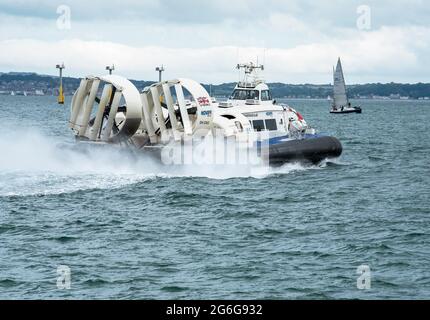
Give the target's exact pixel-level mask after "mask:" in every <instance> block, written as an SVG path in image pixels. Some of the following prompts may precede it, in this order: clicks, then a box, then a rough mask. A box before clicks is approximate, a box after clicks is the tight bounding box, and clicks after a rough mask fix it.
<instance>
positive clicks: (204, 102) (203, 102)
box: [197, 97, 211, 106]
mask: <svg viewBox="0 0 430 320" xmlns="http://www.w3.org/2000/svg"><path fill="white" fill-rule="evenodd" d="M197 102H198V103H199V105H201V106H209V105H210V104H211V102H210V101H209V99H208V98H207V97H200V98H198V99H197Z"/></svg>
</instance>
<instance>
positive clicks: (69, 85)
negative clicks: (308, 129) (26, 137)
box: [0, 72, 430, 100]
mask: <svg viewBox="0 0 430 320" xmlns="http://www.w3.org/2000/svg"><path fill="white" fill-rule="evenodd" d="M63 80H64V92H65V94H66V95H72V94H73V92H75V90H76V89H77V88H78V86H79V83H80V79H79V78H74V77H64V78H63ZM131 81H132V82H133V84H134V85H135V86H136V87H137V88H138V89H139V90H143V89H144V88H145V87H147V86H150V85H151V84H153V83H154V81H144V80H131ZM58 82H59V81H58V77H57V76H50V75H39V74H36V73H30V72H9V73H0V95H31V96H38V95H40V96H43V95H48V96H50V95H51V96H55V95H57V93H58ZM235 85H236V84H235V83H234V82H230V83H223V84H218V85H213V84H212V85H211V84H203V86H204V87H205V88H206V89H207V90H208V91H210V92H212V95H213V96H215V97H223V98H226V97H228V96H229V95H230V94H231V92H232V91H233V89H234V87H235ZM268 85H269V87H270V88H271V90H272V94H273V96H274V97H277V98H278V99H327V97H329V96H331V95H332V91H333V87H332V85H331V84H285V83H268ZM347 87H348V95H349V96H350V98H351V99H362V100H430V83H416V84H407V83H385V84H382V83H371V84H354V85H348V86H347ZM280 97H281V98H280Z"/></svg>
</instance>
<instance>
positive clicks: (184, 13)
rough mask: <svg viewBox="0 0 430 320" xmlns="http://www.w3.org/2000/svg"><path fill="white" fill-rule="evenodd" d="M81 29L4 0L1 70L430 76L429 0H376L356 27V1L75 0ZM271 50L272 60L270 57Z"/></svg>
mask: <svg viewBox="0 0 430 320" xmlns="http://www.w3.org/2000/svg"><path fill="white" fill-rule="evenodd" d="M61 2H62V3H65V4H68V5H70V6H71V9H72V29H71V30H70V31H63V30H58V29H57V28H56V23H55V21H56V18H57V14H56V7H57V3H56V2H53V1H48V0H39V1H22V0H14V1H12V0H2V1H1V2H0V71H9V70H22V71H37V72H41V73H53V72H55V70H53V66H54V65H55V64H56V63H57V62H59V61H62V60H64V62H65V63H66V64H67V66H68V68H67V70H66V73H67V74H69V75H74V76H82V75H86V74H89V73H99V72H100V71H103V70H104V66H105V65H107V64H110V63H115V64H116V65H117V67H118V72H120V73H123V74H124V75H126V76H128V77H133V78H138V79H151V78H152V79H154V78H155V77H156V74H155V72H154V71H153V69H154V67H155V66H156V65H158V64H161V63H164V64H165V65H166V66H167V68H168V71H167V73H166V76H170V77H177V76H187V77H192V78H196V80H200V81H204V82H209V81H211V82H223V81H234V80H236V79H237V75H236V72H235V71H234V66H235V64H236V63H237V62H238V57H239V58H240V61H245V60H256V58H257V56H258V57H259V59H260V61H263V60H265V62H266V65H267V71H266V78H267V80H269V81H282V82H290V83H301V82H324V83H327V82H330V81H331V66H332V65H333V64H334V63H335V62H336V59H337V57H338V56H341V57H342V58H343V61H344V66H345V71H346V75H347V78H348V80H349V82H360V83H361V82H374V81H381V82H387V81H402V82H406V81H428V79H427V77H428V74H430V26H429V24H428V16H429V8H428V6H427V5H426V3H424V1H421V0H408V1H406V0H398V1H396V2H395V3H394V2H392V1H388V0H379V1H373V0H369V1H367V3H368V4H369V5H370V6H371V9H372V30H371V31H370V32H360V31H358V30H357V28H356V19H357V13H356V8H357V6H358V5H361V4H362V1H361V0H360V1H358V0H352V1H346V0H345V1H344V0H336V1H333V0H330V1H329V0H321V1H317V2H316V1H307V0H301V1H298V0H289V1H285V0H282V1H281V0H279V1H277V0H265V1H260V0H235V1H231V0H216V1H215V0H211V1H193V0H186V1H167V0H151V1H149V0H144V1H138V0H122V1H121V2H117V1H115V2H106V1H101V0H95V1H90V2H89V1H83V0H74V1H72V0H65V1H61ZM264 58H265V59H264Z"/></svg>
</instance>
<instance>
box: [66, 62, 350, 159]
mask: <svg viewBox="0 0 430 320" xmlns="http://www.w3.org/2000/svg"><path fill="white" fill-rule="evenodd" d="M237 68H238V69H243V70H244V71H245V72H244V73H245V76H244V79H243V81H241V82H239V83H238V84H237V85H236V87H235V89H234V91H233V93H232V95H231V97H230V98H229V99H228V100H227V101H225V102H217V101H216V100H215V99H213V98H212V97H211V96H210V95H209V94H208V92H207V91H206V89H205V88H204V87H203V86H202V85H201V84H199V83H198V82H196V81H194V80H191V79H184V78H179V79H174V80H169V81H162V82H157V83H154V84H153V85H151V86H150V87H147V88H145V89H144V90H143V91H142V92H139V91H138V89H137V88H136V87H135V86H134V85H133V84H132V83H131V82H130V81H129V80H127V79H125V78H123V77H120V76H117V75H106V76H101V77H94V76H89V77H86V78H84V79H82V80H81V83H80V86H79V88H78V89H77V90H76V92H75V94H74V96H73V99H72V103H71V117H70V128H71V129H72V130H73V132H74V134H75V137H76V140H77V141H80V142H87V143H92V144H93V143H94V144H115V145H120V146H124V147H126V148H131V149H133V150H136V151H139V152H140V151H142V152H143V154H151V155H156V157H160V156H161V160H162V161H163V163H165V164H166V162H165V161H164V160H163V154H169V155H170V154H171V153H169V152H166V151H165V150H166V149H167V150H168V149H169V147H171V146H172V145H173V146H175V147H178V146H179V147H181V150H185V153H182V154H180V155H179V156H175V159H176V160H178V159H179V163H181V161H185V159H186V158H187V157H188V155H189V152H188V151H187V150H189V149H187V148H184V146H189V145H192V144H193V143H192V142H193V141H201V140H202V139H203V138H207V137H213V138H214V139H218V140H223V141H235V143H237V144H238V145H240V148H239V150H241V151H240V152H239V157H240V155H241V154H242V153H245V152H246V151H257V152H256V154H257V155H258V157H259V158H260V159H261V160H263V161H265V162H266V163H268V164H270V165H272V166H280V165H283V164H285V163H288V162H310V163H313V164H316V163H319V162H321V161H323V160H324V159H327V158H337V157H339V156H340V155H341V154H342V145H341V143H340V142H339V140H338V139H336V138H334V137H330V136H324V135H319V134H317V133H316V131H315V129H313V128H311V127H310V126H309V125H308V124H307V123H306V121H305V119H304V118H303V116H302V115H301V114H300V113H299V112H297V111H296V110H294V109H293V108H291V107H289V106H288V105H283V104H278V103H276V101H274V100H273V98H272V94H271V92H270V90H269V87H268V86H267V84H266V83H265V82H264V81H263V80H262V79H261V78H260V77H259V71H262V70H264V67H263V66H258V65H254V64H253V63H249V64H244V65H238V66H237ZM211 145H217V143H214V144H211ZM218 146H219V144H218ZM215 149H217V148H215ZM216 152H217V154H218V149H217V150H216ZM233 152H234V151H233ZM209 153H210V152H209ZM227 153H228V151H227ZM230 153H232V152H230ZM227 156H228V155H227ZM170 163H171V162H169V164H170ZM175 163H177V162H175ZM217 163H219V162H217Z"/></svg>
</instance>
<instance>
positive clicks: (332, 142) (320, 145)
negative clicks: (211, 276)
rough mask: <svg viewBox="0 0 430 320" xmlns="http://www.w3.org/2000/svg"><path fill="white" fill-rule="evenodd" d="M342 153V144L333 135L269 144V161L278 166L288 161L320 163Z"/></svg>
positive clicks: (267, 155)
mask: <svg viewBox="0 0 430 320" xmlns="http://www.w3.org/2000/svg"><path fill="white" fill-rule="evenodd" d="M341 154H342V144H341V143H340V141H339V140H338V139H336V138H334V137H318V138H311V139H303V140H290V141H285V142H280V143H277V144H274V145H270V146H269V154H267V153H266V155H265V156H266V157H268V158H269V163H270V165H272V166H280V165H283V164H285V163H288V162H309V163H312V164H317V163H320V162H321V161H323V160H325V159H331V158H337V157H339V156H340V155H341Z"/></svg>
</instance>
